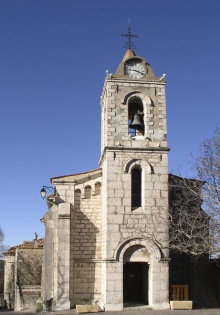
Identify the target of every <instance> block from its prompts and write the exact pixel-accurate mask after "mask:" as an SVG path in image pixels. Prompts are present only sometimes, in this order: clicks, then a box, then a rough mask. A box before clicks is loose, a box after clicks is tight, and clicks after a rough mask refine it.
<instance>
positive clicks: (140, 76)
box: [99, 48, 169, 310]
mask: <svg viewBox="0 0 220 315" xmlns="http://www.w3.org/2000/svg"><path fill="white" fill-rule="evenodd" d="M165 84H166V82H165V81H164V78H160V77H156V76H155V75H154V72H153V70H152V68H151V66H150V64H149V63H148V62H147V61H146V59H145V58H143V57H140V56H136V55H135V53H134V51H133V50H132V49H131V48H129V49H128V50H127V51H126V53H125V55H124V57H123V59H122V61H121V62H120V64H119V66H118V68H117V70H116V72H115V73H114V74H109V73H107V76H106V78H105V82H104V87H103V92H102V96H101V110H102V122H101V125H102V140H101V157H100V161H99V164H100V167H102V174H103V175H102V176H103V179H102V281H101V283H102V303H103V305H104V306H105V310H122V309H123V307H124V300H123V260H118V259H117V257H115V255H114V253H115V249H116V248H117V247H118V246H119V244H120V243H121V242H126V241H127V240H130V239H131V238H134V237H142V238H148V239H152V240H156V241H157V243H158V244H161V245H160V247H161V248H160V251H161V253H162V254H161V257H160V258H158V261H157V263H155V262H154V263H149V270H150V273H149V275H154V276H153V277H151V278H149V279H150V280H149V281H150V282H149V283H150V286H149V290H150V291H149V298H148V299H145V300H146V301H148V302H146V303H149V304H150V306H152V308H154V309H162V308H169V303H168V273H169V272H168V259H167V258H168V250H167V249H166V248H168V220H167V217H168V165H167V164H168V152H169V148H168V146H167V127H166V125H167V124H166V101H165ZM129 161H133V162H134V163H133V162H132V163H131V162H129ZM135 161H136V162H135ZM148 250H149V249H148V248H146V253H147V251H148ZM144 253H145V252H144V251H143V255H144ZM143 259H144V261H145V258H144V257H143ZM146 259H147V258H146ZM143 283H146V282H143Z"/></svg>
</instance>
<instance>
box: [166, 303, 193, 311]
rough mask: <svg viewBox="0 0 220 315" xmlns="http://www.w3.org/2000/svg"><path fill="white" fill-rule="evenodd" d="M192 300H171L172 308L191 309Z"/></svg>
mask: <svg viewBox="0 0 220 315" xmlns="http://www.w3.org/2000/svg"><path fill="white" fill-rule="evenodd" d="M192 305H193V302H192V301H170V308H171V310H191V309H192Z"/></svg>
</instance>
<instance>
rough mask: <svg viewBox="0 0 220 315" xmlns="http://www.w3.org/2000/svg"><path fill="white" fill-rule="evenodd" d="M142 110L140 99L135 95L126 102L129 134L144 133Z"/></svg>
mask: <svg viewBox="0 0 220 315" xmlns="http://www.w3.org/2000/svg"><path fill="white" fill-rule="evenodd" d="M144 129H145V127H144V110H143V103H142V101H141V99H140V98H139V97H137V96H133V97H131V98H130V100H129V102H128V133H129V134H130V135H131V136H138V135H144Z"/></svg>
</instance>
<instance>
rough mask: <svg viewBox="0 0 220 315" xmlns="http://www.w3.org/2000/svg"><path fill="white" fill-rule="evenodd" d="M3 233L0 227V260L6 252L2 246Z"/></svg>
mask: <svg viewBox="0 0 220 315" xmlns="http://www.w3.org/2000/svg"><path fill="white" fill-rule="evenodd" d="M3 242H4V232H3V230H2V228H1V227H0V259H1V258H3V253H4V252H5V251H6V249H7V248H6V246H5V245H4V243H3Z"/></svg>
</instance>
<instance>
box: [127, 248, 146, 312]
mask: <svg viewBox="0 0 220 315" xmlns="http://www.w3.org/2000/svg"><path fill="white" fill-rule="evenodd" d="M149 259H150V254H149V252H148V251H147V249H146V248H145V247H144V246H142V245H134V246H131V247H129V248H128V249H127V250H126V251H125V253H124V258H123V304H124V307H126V306H132V305H148V287H149V286H148V274H149V264H148V261H149Z"/></svg>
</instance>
